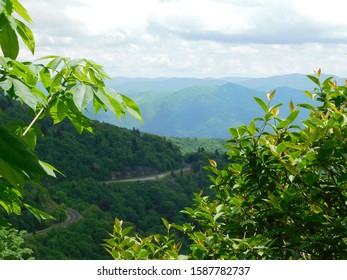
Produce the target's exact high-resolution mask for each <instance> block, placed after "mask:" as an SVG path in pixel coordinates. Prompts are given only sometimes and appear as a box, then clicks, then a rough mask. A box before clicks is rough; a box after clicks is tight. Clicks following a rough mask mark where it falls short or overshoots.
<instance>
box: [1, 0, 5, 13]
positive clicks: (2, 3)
mask: <svg viewBox="0 0 347 280" xmlns="http://www.w3.org/2000/svg"><path fill="white" fill-rule="evenodd" d="M5 7H6V1H5V0H0V14H2V13H3V12H4V10H5Z"/></svg>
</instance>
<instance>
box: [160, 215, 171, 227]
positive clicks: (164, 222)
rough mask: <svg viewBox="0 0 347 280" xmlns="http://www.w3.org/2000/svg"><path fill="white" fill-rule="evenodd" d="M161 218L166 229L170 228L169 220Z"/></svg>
mask: <svg viewBox="0 0 347 280" xmlns="http://www.w3.org/2000/svg"><path fill="white" fill-rule="evenodd" d="M161 220H162V221H163V224H164V226H165V227H166V229H167V230H170V228H171V225H170V224H169V222H168V221H167V220H166V219H164V218H161Z"/></svg>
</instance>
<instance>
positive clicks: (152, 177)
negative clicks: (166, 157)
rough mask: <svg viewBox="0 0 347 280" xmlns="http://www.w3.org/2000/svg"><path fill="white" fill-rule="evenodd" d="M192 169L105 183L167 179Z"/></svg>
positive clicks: (186, 168) (185, 168) (187, 168)
mask: <svg viewBox="0 0 347 280" xmlns="http://www.w3.org/2000/svg"><path fill="white" fill-rule="evenodd" d="M190 169H191V167H184V168H182V169H177V170H172V171H167V172H163V173H159V174H155V175H150V176H143V177H135V178H129V179H122V180H111V181H106V182H104V183H105V184H115V183H125V182H142V181H151V180H158V179H161V178H164V177H167V176H169V175H171V174H172V173H175V174H177V173H180V172H181V170H182V171H183V172H185V171H188V170H190Z"/></svg>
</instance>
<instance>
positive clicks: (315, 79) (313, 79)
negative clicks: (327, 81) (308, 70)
mask: <svg viewBox="0 0 347 280" xmlns="http://www.w3.org/2000/svg"><path fill="white" fill-rule="evenodd" d="M307 78H309V79H310V80H311V81H312V82H314V83H315V84H316V85H317V86H320V82H319V79H318V78H317V77H315V76H311V75H307Z"/></svg>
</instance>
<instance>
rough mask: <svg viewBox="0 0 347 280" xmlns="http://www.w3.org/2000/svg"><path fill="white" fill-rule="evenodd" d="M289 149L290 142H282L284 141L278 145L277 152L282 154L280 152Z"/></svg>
mask: <svg viewBox="0 0 347 280" xmlns="http://www.w3.org/2000/svg"><path fill="white" fill-rule="evenodd" d="M287 149H288V143H287V142H282V143H280V144H279V145H278V146H277V148H276V152H277V153H279V154H280V153H282V152H284V151H285V150H287Z"/></svg>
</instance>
